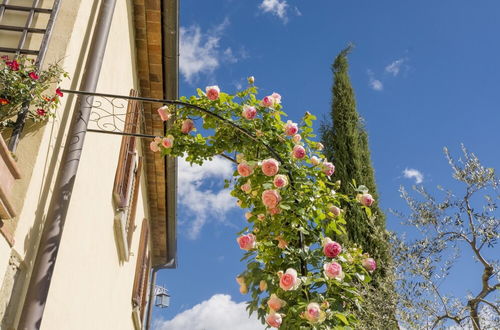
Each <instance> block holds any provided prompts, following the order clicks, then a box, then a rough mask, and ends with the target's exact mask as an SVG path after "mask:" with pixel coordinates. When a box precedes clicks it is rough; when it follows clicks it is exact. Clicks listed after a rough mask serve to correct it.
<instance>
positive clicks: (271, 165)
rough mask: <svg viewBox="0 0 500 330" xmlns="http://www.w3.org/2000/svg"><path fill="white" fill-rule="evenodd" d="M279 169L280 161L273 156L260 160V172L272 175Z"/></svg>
mask: <svg viewBox="0 0 500 330" xmlns="http://www.w3.org/2000/svg"><path fill="white" fill-rule="evenodd" d="M279 169H280V163H279V162H278V161H277V160H276V159H273V158H269V159H264V160H263V161H262V173H264V175H267V176H274V175H276V174H277V173H278V171H279Z"/></svg>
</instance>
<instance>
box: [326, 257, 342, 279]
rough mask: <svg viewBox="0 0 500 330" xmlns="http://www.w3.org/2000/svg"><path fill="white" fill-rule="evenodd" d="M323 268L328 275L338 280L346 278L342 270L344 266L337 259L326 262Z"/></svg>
mask: <svg viewBox="0 0 500 330" xmlns="http://www.w3.org/2000/svg"><path fill="white" fill-rule="evenodd" d="M323 270H324V272H325V275H326V277H328V278H335V279H337V280H341V279H343V278H344V273H343V272H342V266H341V265H340V264H339V263H338V262H335V261H332V262H329V263H326V264H324V265H323Z"/></svg>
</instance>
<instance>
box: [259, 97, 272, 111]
mask: <svg viewBox="0 0 500 330" xmlns="http://www.w3.org/2000/svg"><path fill="white" fill-rule="evenodd" d="M274 102H275V99H274V98H273V97H272V96H270V95H269V96H266V97H264V98H263V99H262V101H260V105H261V106H263V107H266V108H271V107H273V106H274Z"/></svg>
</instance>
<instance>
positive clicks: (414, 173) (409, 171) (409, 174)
mask: <svg viewBox="0 0 500 330" xmlns="http://www.w3.org/2000/svg"><path fill="white" fill-rule="evenodd" d="M403 176H404V177H405V178H407V179H415V183H416V184H421V183H422V182H424V175H423V174H422V172H420V171H419V170H416V169H414V168H405V169H404V171H403Z"/></svg>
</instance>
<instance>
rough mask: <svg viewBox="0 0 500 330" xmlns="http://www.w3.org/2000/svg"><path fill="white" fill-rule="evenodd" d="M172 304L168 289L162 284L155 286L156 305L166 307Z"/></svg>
mask: <svg viewBox="0 0 500 330" xmlns="http://www.w3.org/2000/svg"><path fill="white" fill-rule="evenodd" d="M169 305H170V295H169V294H168V291H167V289H165V288H164V287H162V286H158V285H157V286H156V287H155V306H156V307H161V308H165V307H168V306H169Z"/></svg>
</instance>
